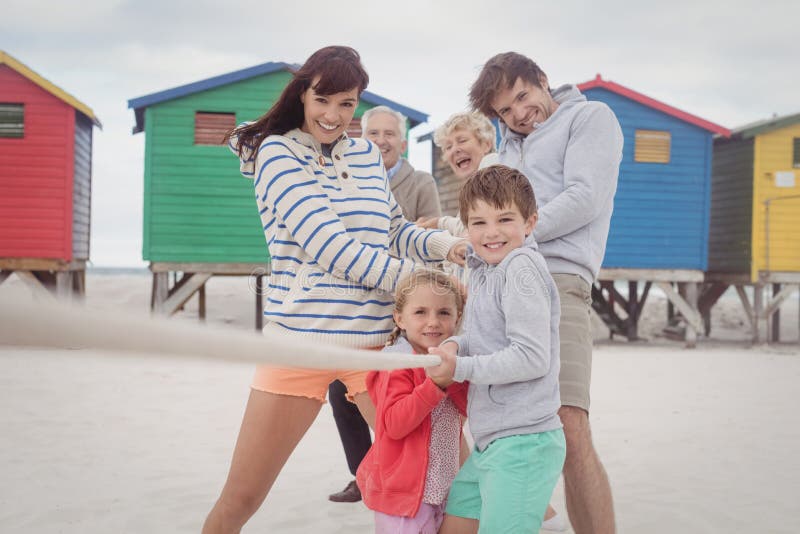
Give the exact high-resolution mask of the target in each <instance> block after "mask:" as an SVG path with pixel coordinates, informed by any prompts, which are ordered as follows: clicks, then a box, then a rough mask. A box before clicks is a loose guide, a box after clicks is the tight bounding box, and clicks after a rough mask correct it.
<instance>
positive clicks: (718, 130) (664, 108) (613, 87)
mask: <svg viewBox="0 0 800 534" xmlns="http://www.w3.org/2000/svg"><path fill="white" fill-rule="evenodd" d="M595 88H601V89H606V90H607V91H611V92H612V93H616V94H618V95H621V96H624V97H627V98H630V99H631V100H633V101H635V102H638V103H640V104H643V105H645V106H647V107H650V108H653V109H656V110H658V111H661V112H663V113H666V114H667V115H670V116H672V117H675V118H677V119H680V120H682V121H685V122H688V123H689V124H694V125H695V126H698V127H700V128H703V129H704V130H708V131H709V132H711V133H713V134H717V135H722V136H724V137H729V136H730V134H731V132H730V130H728V129H727V128H725V127H723V126H720V125H719V124H714V123H713V122H710V121H707V120H705V119H701V118H700V117H698V116H696V115H692V114H691V113H687V112H685V111H681V110H680V109H678V108H674V107H672V106H670V105H669V104H665V103H663V102H660V101H658V100H656V99H655V98H650V97H649V96H646V95H643V94H642V93H639V92H637V91H634V90H633V89H629V88H628V87H625V86H623V85H620V84H618V83H615V82H612V81H611V80H604V79H603V78H602V77H601V76H600V74H598V75H597V76H596V77H595V78H594V79H593V80H589V81H587V82H583V83H579V84H578V89H580V90H581V91H585V90H587V89H595Z"/></svg>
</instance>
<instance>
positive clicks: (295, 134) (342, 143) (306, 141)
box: [284, 128, 349, 156]
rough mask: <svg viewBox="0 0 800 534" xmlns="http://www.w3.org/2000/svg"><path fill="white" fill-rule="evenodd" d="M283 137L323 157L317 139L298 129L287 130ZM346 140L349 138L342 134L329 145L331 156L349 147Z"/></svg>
mask: <svg viewBox="0 0 800 534" xmlns="http://www.w3.org/2000/svg"><path fill="white" fill-rule="evenodd" d="M284 135H285V137H288V138H289V139H292V140H293V141H294V142H296V143H298V144H301V145H303V146H304V147H306V148H308V149H310V150H313V151H314V152H316V153H317V155H318V156H322V155H323V152H322V143H320V142H319V141H318V140H317V138H316V137H314V136H313V135H311V134H310V133H306V132H304V131H303V130H301V129H300V128H295V129H293V130H289V131H288V132H286V133H285V134H284ZM348 139H349V138H348V137H347V134H342V135H341V136H339V138H338V139H336V140H335V141H334V142H333V143H331V155H333V154H341V153H343V152H344V151H345V149H346V148H347V147H348V146H349V143H348Z"/></svg>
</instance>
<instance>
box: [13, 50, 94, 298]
mask: <svg viewBox="0 0 800 534" xmlns="http://www.w3.org/2000/svg"><path fill="white" fill-rule="evenodd" d="M93 126H97V127H102V125H101V124H100V121H99V120H98V119H97V117H96V116H95V115H94V112H93V111H92V110H91V109H90V108H89V107H88V106H87V105H86V104H83V103H82V102H80V101H78V100H77V99H76V98H75V97H73V96H72V95H70V94H69V93H67V92H66V91H64V90H63V89H61V88H59V87H57V86H56V85H54V84H53V83H52V82H50V81H48V80H46V79H45V78H43V77H42V76H40V75H39V74H37V73H36V72H34V71H33V70H31V69H30V68H28V67H27V66H26V65H24V64H23V63H21V62H19V61H18V60H16V59H15V58H13V57H12V56H10V55H9V54H7V53H6V52H4V51H2V50H0V283H1V282H2V281H4V280H5V279H6V278H8V276H9V275H10V274H11V273H12V272H15V273H17V275H18V276H19V277H20V278H21V279H22V280H23V281H25V282H27V283H28V284H29V285H31V286H32V287H34V288H36V290H41V289H42V287H45V288H47V289H48V290H50V291H54V292H56V293H57V294H58V295H59V296H68V295H71V294H73V293H76V294H83V292H84V280H85V269H86V261H87V260H88V259H89V222H90V208H91V169H92V131H93Z"/></svg>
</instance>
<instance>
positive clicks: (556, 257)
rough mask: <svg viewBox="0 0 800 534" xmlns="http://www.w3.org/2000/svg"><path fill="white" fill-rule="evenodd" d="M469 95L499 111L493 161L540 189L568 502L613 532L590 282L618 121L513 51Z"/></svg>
mask: <svg viewBox="0 0 800 534" xmlns="http://www.w3.org/2000/svg"><path fill="white" fill-rule="evenodd" d="M470 100H471V103H472V106H473V108H475V109H476V110H478V111H481V112H482V113H484V114H485V115H487V116H488V117H490V118H494V117H497V118H499V119H500V128H501V134H502V141H501V142H500V148H499V150H498V154H499V160H500V163H502V164H505V165H509V166H512V167H515V168H517V169H519V170H520V171H522V172H523V174H525V176H527V177H528V179H529V180H530V181H531V183H532V184H533V187H534V189H535V190H536V196H537V197H538V199H539V205H540V208H539V222H538V224H537V225H536V228H535V230H534V233H533V235H534V237H535V239H536V241H537V242H538V243H539V250H540V251H541V253H542V255H543V256H544V258H545V260H546V261H547V266H548V268H549V269H550V272H551V274H552V275H553V278H554V280H555V282H556V285H557V286H558V292H559V296H560V297H561V325H560V329H559V330H560V339H561V372H560V376H559V382H560V390H561V409H560V410H559V416H560V417H561V421H562V422H563V424H564V433H565V435H566V440H567V457H566V462H565V464H564V483H565V484H564V486H565V493H566V501H567V512H568V513H569V518H570V521H571V523H572V527H573V529H574V530H575V532H576V533H577V534H585V533H592V534H606V533H612V532H614V531H615V524H614V509H613V500H612V497H611V487H610V485H609V482H608V476H607V475H606V472H605V469H604V468H603V464H602V463H601V462H600V459H599V457H598V456H597V453H596V452H595V449H594V445H593V444H592V438H591V431H590V426H589V384H590V379H591V361H592V336H591V327H590V322H589V312H590V307H591V284H592V283H593V282H594V280H595V278H596V277H597V274H598V272H599V270H600V265H601V263H602V260H603V255H604V254H605V247H606V239H607V237H608V229H609V223H610V220H611V212H612V210H613V201H614V193H615V192H616V188H617V176H618V173H619V164H620V161H621V159H622V144H623V138H622V131H621V129H620V126H619V122H618V121H617V119H616V116H615V115H614V113H613V112H612V111H611V109H610V108H608V106H606V105H605V104H603V103H601V102H589V101H587V100H586V97H584V96H583V95H582V94H581V93H580V91H579V90H578V89H577V88H576V87H575V86H573V85H563V86H561V87H558V88H557V89H555V90H551V89H550V85H549V83H548V80H547V76H546V75H545V73H544V72H543V71H542V70H541V69H540V68H539V66H538V65H537V64H536V63H535V62H534V61H532V60H531V59H530V58H528V57H525V56H523V55H521V54H517V53H514V52H507V53H503V54H498V55H496V56H494V57H493V58H491V59H490V60H489V61H487V62H486V64H485V65H484V67H483V69H482V70H481V73H480V74H479V76H478V79H477V80H476V81H475V83H474V84H473V85H472V88H471V91H470Z"/></svg>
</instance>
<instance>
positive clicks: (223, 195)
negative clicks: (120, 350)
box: [128, 62, 428, 327]
mask: <svg viewBox="0 0 800 534" xmlns="http://www.w3.org/2000/svg"><path fill="white" fill-rule="evenodd" d="M298 67H299V66H298V65H293V64H289V63H283V62H270V63H263V64H261V65H256V66H254V67H250V68H247V69H242V70H238V71H234V72H230V73H227V74H223V75H220V76H215V77H213V78H208V79H205V80H200V81H198V82H194V83H190V84H187V85H182V86H180V87H174V88H172V89H167V90H164V91H159V92H157V93H152V94H149V95H145V96H141V97H138V98H133V99H131V100H129V101H128V108H130V109H133V111H134V115H135V120H136V124H135V126H134V128H133V133H134V134H137V133H140V132H144V134H145V149H144V217H143V247H142V258H143V259H144V260H145V261H147V262H149V268H150V270H151V271H152V273H153V286H152V299H151V306H152V308H153V309H154V310H156V311H158V312H160V313H165V314H172V313H174V312H175V311H177V310H178V309H180V308H181V307H182V306H183V304H184V303H185V302H186V301H187V300H188V299H190V298H191V297H192V296H193V295H194V294H195V293H198V292H199V299H200V303H199V304H200V316H201V317H204V315H205V283H206V282H207V281H208V279H209V278H211V277H212V276H214V275H239V276H255V277H256V282H257V284H256V286H257V288H259V289H260V284H261V283H262V281H263V276H265V275H268V273H269V254H268V251H267V247H266V243H265V241H264V234H263V231H262V229H261V222H260V219H259V216H258V212H257V210H256V207H255V203H254V201H253V191H252V187H253V184H252V181H251V180H247V179H244V178H242V177H241V175H240V174H239V169H238V162H237V161H236V159H235V157H234V156H233V155H232V154H231V152H230V150H229V149H228V147H227V146H225V145H224V144H223V143H222V138H223V136H224V135H225V133H226V132H227V131H229V130H230V129H231V128H233V127H234V126H236V125H237V124H239V123H241V122H243V121H246V120H252V119H255V118H257V117H259V116H260V115H262V114H263V113H264V112H265V111H266V110H267V109H269V107H270V106H271V105H272V104H273V102H274V101H275V100H276V99H277V98H278V96H279V95H280V93H281V91H282V90H283V88H284V87H285V86H286V84H287V83H288V81H289V80H290V79H291V76H292V72H293V70H295V69H297V68H298ZM378 105H385V106H388V107H390V108H392V109H395V110H397V111H399V112H401V113H403V114H404V115H405V116H406V117H408V120H409V123H408V125H407V126H408V128H409V129H410V128H413V127H414V126H417V125H418V124H420V123H423V122H425V121H426V120H427V119H428V116H427V115H426V114H424V113H422V112H420V111H417V110H414V109H411V108H408V107H406V106H403V105H400V104H398V103H396V102H393V101H391V100H388V99H386V98H383V97H381V96H378V95H376V94H374V93H370V92H368V91H365V92H364V93H363V94H362V97H361V101H360V103H359V106H358V109H357V110H356V113H355V118H354V120H353V123H352V124H351V127H350V129H349V130H348V134H349V135H350V136H351V137H353V136H355V137H358V136H360V135H361V127H360V123H359V121H360V117H361V115H362V114H363V113H364V112H365V111H366V110H367V109H369V108H372V107H375V106H378ZM256 293H257V297H256V311H257V312H256V326H257V327H260V324H261V317H262V315H261V299H260V295H259V293H260V291H256Z"/></svg>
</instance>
